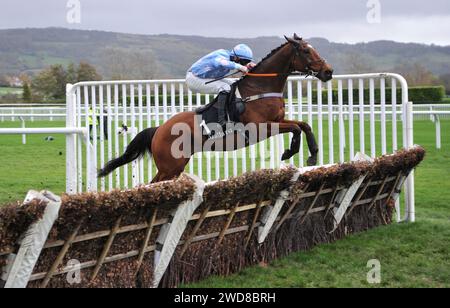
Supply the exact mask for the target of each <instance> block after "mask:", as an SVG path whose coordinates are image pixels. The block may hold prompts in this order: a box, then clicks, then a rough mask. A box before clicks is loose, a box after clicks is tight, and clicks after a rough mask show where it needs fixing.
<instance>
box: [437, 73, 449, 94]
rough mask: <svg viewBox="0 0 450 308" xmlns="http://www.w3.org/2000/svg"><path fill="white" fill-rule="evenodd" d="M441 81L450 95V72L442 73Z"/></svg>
mask: <svg viewBox="0 0 450 308" xmlns="http://www.w3.org/2000/svg"><path fill="white" fill-rule="evenodd" d="M439 81H440V83H441V84H442V85H443V86H444V87H445V92H446V93H447V95H450V74H444V75H441V76H440V77H439Z"/></svg>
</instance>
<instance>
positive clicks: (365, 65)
mask: <svg viewBox="0 0 450 308" xmlns="http://www.w3.org/2000/svg"><path fill="white" fill-rule="evenodd" d="M342 63H343V67H344V71H345V73H348V74H362V73H367V72H372V71H374V65H373V63H372V61H371V59H370V58H369V57H368V56H366V55H363V54H361V53H354V52H351V53H349V54H348V55H346V56H344V59H343V61H342Z"/></svg>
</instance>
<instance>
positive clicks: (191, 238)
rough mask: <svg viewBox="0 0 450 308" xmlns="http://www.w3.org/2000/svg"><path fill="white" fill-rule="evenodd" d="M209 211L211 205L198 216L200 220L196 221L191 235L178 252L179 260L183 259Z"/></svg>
mask: <svg viewBox="0 0 450 308" xmlns="http://www.w3.org/2000/svg"><path fill="white" fill-rule="evenodd" d="M210 209H211V205H210V206H208V207H207V208H206V209H205V210H204V211H203V213H202V215H201V216H200V218H199V219H198V220H197V223H196V224H195V226H194V230H192V233H191V234H190V235H189V237H188V238H187V240H186V242H184V245H183V248H182V249H181V252H180V259H181V258H183V256H184V254H185V253H186V251H187V249H188V248H189V245H190V244H191V243H192V240H193V239H194V237H195V235H196V234H197V232H198V230H199V229H200V227H201V226H202V224H203V222H204V221H205V218H206V215H208V213H209V210H210Z"/></svg>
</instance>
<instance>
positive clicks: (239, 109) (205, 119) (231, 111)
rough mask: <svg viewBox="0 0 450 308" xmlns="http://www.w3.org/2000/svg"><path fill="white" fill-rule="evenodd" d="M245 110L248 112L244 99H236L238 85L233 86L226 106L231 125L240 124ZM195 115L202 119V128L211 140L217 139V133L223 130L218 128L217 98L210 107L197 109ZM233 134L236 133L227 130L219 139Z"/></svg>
mask: <svg viewBox="0 0 450 308" xmlns="http://www.w3.org/2000/svg"><path fill="white" fill-rule="evenodd" d="M245 110H246V106H245V103H244V101H242V99H239V98H237V97H236V85H235V84H233V85H232V86H231V91H230V94H229V95H228V100H227V104H226V116H227V118H228V121H229V122H230V123H239V122H240V116H241V115H242V114H243V113H244V112H245ZM195 113H196V114H198V115H200V116H201V117H202V121H201V123H200V126H201V127H202V128H203V132H204V133H205V134H206V135H208V136H209V137H210V138H214V137H215V135H216V134H215V132H217V131H222V128H220V129H219V127H217V126H218V125H217V122H218V118H219V111H218V106H217V97H216V98H215V99H214V101H212V102H211V103H209V104H208V105H206V106H202V107H200V108H198V109H196V110H195ZM213 132H214V134H213ZM231 133H234V131H233V130H231V131H229V130H226V132H225V134H223V132H222V135H220V136H217V137H218V138H219V137H223V136H224V135H229V134H231Z"/></svg>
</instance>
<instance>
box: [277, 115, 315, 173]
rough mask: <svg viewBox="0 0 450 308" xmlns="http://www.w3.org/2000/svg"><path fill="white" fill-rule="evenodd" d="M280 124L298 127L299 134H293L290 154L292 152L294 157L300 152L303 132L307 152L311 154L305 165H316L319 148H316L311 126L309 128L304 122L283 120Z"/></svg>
mask: <svg viewBox="0 0 450 308" xmlns="http://www.w3.org/2000/svg"><path fill="white" fill-rule="evenodd" d="M282 123H286V124H291V125H297V126H298V127H300V134H299V135H298V136H297V135H295V133H294V137H293V138H292V143H291V149H290V152H294V154H293V155H295V154H297V153H298V152H299V151H300V144H301V131H303V132H305V135H306V141H307V143H308V148H309V152H310V153H311V156H310V157H309V158H308V162H307V164H308V166H315V165H317V153H318V152H319V148H318V146H317V142H316V137H315V136H314V134H313V132H312V129H311V126H309V125H308V124H307V123H305V122H300V121H291V120H283V121H282ZM293 155H292V156H293ZM292 156H291V157H292ZM289 158H290V157H289Z"/></svg>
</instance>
